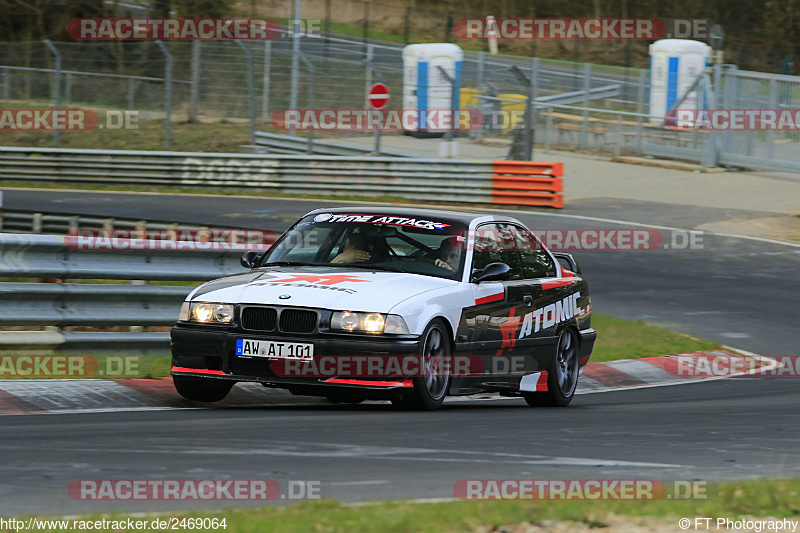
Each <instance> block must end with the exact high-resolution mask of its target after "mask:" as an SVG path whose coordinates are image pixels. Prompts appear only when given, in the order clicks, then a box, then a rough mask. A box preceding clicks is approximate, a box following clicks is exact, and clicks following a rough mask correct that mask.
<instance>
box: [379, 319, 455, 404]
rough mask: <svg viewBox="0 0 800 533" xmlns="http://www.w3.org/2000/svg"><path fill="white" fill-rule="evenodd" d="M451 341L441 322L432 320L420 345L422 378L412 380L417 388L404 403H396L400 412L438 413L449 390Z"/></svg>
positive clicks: (410, 392)
mask: <svg viewBox="0 0 800 533" xmlns="http://www.w3.org/2000/svg"><path fill="white" fill-rule="evenodd" d="M450 353H451V349H450V340H449V336H448V334H447V327H445V325H444V322H442V320H441V319H438V318H437V319H436V320H433V321H432V322H431V323H430V324H428V327H426V328H425V331H424V332H423V334H422V342H421V344H420V353H419V356H420V360H421V365H420V368H421V370H422V371H423V375H422V376H421V377H415V378H412V380H411V381H412V383H413V384H414V388H413V389H412V390H410V391H408V393H407V394H406V396H405V397H404V398H402V399H398V400H393V401H392V405H394V406H395V407H397V408H399V409H414V410H419V411H435V410H436V409H438V408H439V407H440V406H441V405H442V402H444V398H445V396H447V393H448V392H449V388H450V372H449V371H448V368H449V365H448V364H447V360H448V359H449V357H450Z"/></svg>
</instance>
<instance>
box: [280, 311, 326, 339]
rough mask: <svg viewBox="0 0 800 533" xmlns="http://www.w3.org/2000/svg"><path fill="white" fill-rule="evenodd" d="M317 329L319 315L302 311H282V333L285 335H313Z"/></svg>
mask: <svg viewBox="0 0 800 533" xmlns="http://www.w3.org/2000/svg"><path fill="white" fill-rule="evenodd" d="M316 327H317V313H315V312H314V311H305V310H302V309H284V310H283V311H281V324H280V328H281V331H283V332H284V333H311V332H312V331H314V329H315V328H316Z"/></svg>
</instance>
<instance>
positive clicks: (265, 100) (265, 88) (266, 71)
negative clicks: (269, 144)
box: [261, 39, 272, 124]
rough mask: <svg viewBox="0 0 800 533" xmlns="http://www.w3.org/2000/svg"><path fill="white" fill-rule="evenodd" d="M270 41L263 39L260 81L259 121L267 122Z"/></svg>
mask: <svg viewBox="0 0 800 533" xmlns="http://www.w3.org/2000/svg"><path fill="white" fill-rule="evenodd" d="M271 70H272V41H271V40H269V39H267V40H266V41H264V77H263V78H262V80H261V82H262V85H263V89H262V95H261V122H263V123H265V124H266V123H268V122H269V79H270V75H271V74H272V72H271Z"/></svg>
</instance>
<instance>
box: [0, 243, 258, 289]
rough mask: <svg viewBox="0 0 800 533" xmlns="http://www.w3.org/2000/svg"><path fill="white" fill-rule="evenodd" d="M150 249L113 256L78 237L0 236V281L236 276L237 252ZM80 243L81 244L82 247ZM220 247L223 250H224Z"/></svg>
mask: <svg viewBox="0 0 800 533" xmlns="http://www.w3.org/2000/svg"><path fill="white" fill-rule="evenodd" d="M143 242H144V243H146V242H156V243H157V244H155V245H153V246H152V248H153V249H149V250H148V249H141V247H134V246H135V245H133V244H132V245H131V249H127V250H120V249H116V250H113V251H110V250H108V249H107V248H101V249H96V247H95V248H94V249H93V245H92V244H91V243H89V242H88V241H82V240H81V237H73V238H70V237H57V236H51V235H22V234H10V233H3V234H0V276H1V277H23V278H65V279H113V280H132V279H144V280H164V281H197V280H208V279H212V278H216V277H220V276H226V275H228V274H233V273H235V272H241V271H242V267H241V265H240V263H239V259H240V257H241V255H242V250H241V249H240V248H235V247H234V246H233V245H231V246H230V248H232V249H231V250H230V251H225V250H218V249H217V250H213V249H211V250H203V249H202V248H200V247H196V249H187V248H188V247H187V246H184V247H180V246H179V243H178V244H176V245H175V248H174V249H170V245H169V244H164V243H163V242H162V241H143ZM82 243H83V244H82ZM223 246H224V245H223Z"/></svg>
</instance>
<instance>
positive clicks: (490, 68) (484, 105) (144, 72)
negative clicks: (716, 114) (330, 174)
mask: <svg viewBox="0 0 800 533" xmlns="http://www.w3.org/2000/svg"><path fill="white" fill-rule="evenodd" d="M336 3H337V2H336V1H334V2H332V3H331V8H333V7H336V6H335V5H334V4H336ZM315 5H317V6H318V7H319V6H322V7H321V8H320V9H323V10H324V9H326V8H327V7H326V2H325V1H324V0H323V1H321V2H317V3H314V2H309V3H308V7H304V9H306V11H307V12H308V17H314V16H319V17H320V18H324V13H323V14H322V15H320V14H319V13H316V12H315V11H314V10H313V9H314V7H313V6H315ZM348 5H349V4H348ZM286 15H287V16H289V15H290V13H286ZM276 16H279V15H276ZM370 20H372V19H370ZM386 23H387V24H389V22H388V21H387V22H386ZM282 30H283V31H282V35H281V36H280V37H279V38H277V39H274V40H270V41H170V42H164V43H160V42H146V41H141V42H116V41H115V42H91V43H74V42H73V43H64V42H58V43H55V42H54V43H50V42H49V41H42V42H19V43H0V97H2V99H3V101H4V105H5V106H7V107H8V106H9V105H10V104H11V103H13V105H14V106H15V107H26V106H27V107H36V106H37V104H38V105H39V106H43V107H48V106H51V105H53V106H55V107H60V108H68V107H71V108H79V107H90V108H107V109H131V110H138V111H140V112H141V111H144V112H147V113H149V114H150V115H151V116H152V117H154V118H163V117H169V118H170V120H167V121H165V130H166V131H165V148H170V147H171V146H170V137H169V127H170V124H171V122H172V120H189V121H195V120H210V121H219V120H223V119H224V120H230V121H241V122H244V123H247V122H249V123H250V125H251V130H252V132H255V131H256V130H270V116H271V114H272V112H274V111H276V110H284V109H289V108H290V106H291V102H292V101H293V100H294V101H296V102H297V108H300V109H303V108H308V109H311V108H313V109H365V108H367V105H366V101H365V93H366V88H367V87H369V85H370V84H371V83H374V82H377V81H381V82H383V83H385V84H387V85H388V86H389V87H390V88H391V89H392V91H393V95H394V96H393V99H392V102H391V103H390V107H393V108H399V107H401V105H400V102H401V97H400V92H401V91H400V89H401V87H402V83H403V61H402V49H403V46H402V45H400V44H390V43H379V42H375V41H364V40H363V39H359V38H357V37H356V38H342V37H335V36H333V35H330V34H321V33H320V34H314V35H307V36H303V37H302V38H301V39H300V47H299V54H300V57H299V61H297V65H298V67H297V70H296V72H295V73H293V68H292V65H293V61H292V55H293V51H292V40H293V39H292V36H291V35H290V32H289V31H288V30H287V29H285V27H282ZM515 69H516V71H517V72H516V73H515V71H514V70H515ZM534 70H535V75H534V76H531V73H532V72H533V71H534ZM520 73H522V74H523V76H522V78H521V77H520V75H519V74H520ZM293 74H294V75H296V77H297V85H296V91H295V94H294V95H292V90H291V89H292V83H291V80H292V77H293ZM525 76H527V77H528V79H529V80H531V83H533V87H529V86H528V85H527V84H526V82H524V77H525ZM167 80H171V81H170V82H167ZM718 85H719V86H718V87H717V88H716V89H715V90H716V91H717V92H718V98H717V105H718V106H719V107H721V108H726V109H781V108H786V109H797V108H798V104H800V102H798V98H800V97H799V96H798V95H800V78H798V77H794V76H787V75H777V74H762V73H754V72H744V71H738V70H736V69H728V70H726V71H725V72H724V73H723V74H722V75H721V76H720V77H719V83H718ZM461 87H462V90H461V102H459V105H460V108H470V109H477V110H479V111H481V112H483V113H484V116H485V117H487V119H486V120H484V124H483V126H482V128H481V129H480V130H479V131H476V132H471V133H470V135H472V136H473V137H478V138H483V139H487V138H493V139H498V140H499V141H501V142H506V143H510V142H511V141H512V139H515V140H516V141H517V144H519V143H520V142H522V143H526V142H527V140H526V139H524V138H522V136H521V133H522V129H523V128H522V127H523V125H524V118H523V113H522V111H524V109H525V102H526V100H527V98H528V94H532V95H533V97H534V98H535V100H536V106H535V109H536V111H535V114H534V117H533V118H532V122H533V126H534V136H535V138H534V139H533V142H535V144H536V145H538V146H541V147H544V148H545V149H550V148H551V147H560V148H567V149H570V148H578V149H583V150H598V151H602V152H608V153H612V154H614V155H617V156H619V155H622V154H634V155H657V156H669V157H676V158H681V159H687V160H691V161H697V162H698V163H702V164H707V165H708V164H711V165H713V164H728V165H736V166H748V167H754V168H767V169H770V168H774V169H781V170H784V169H795V170H796V169H800V150H798V148H800V147H798V146H797V143H798V142H800V139H799V138H798V136H799V134H798V132H797V131H770V132H766V131H747V132H715V133H709V132H675V131H671V130H667V129H664V128H663V127H662V126H660V125H654V124H651V123H650V118H649V116H648V109H649V93H650V76H649V71H648V70H645V69H636V68H625V67H613V66H604V65H592V64H588V63H575V62H568V61H557V60H548V59H537V60H535V61H533V62H532V60H531V58H529V57H515V56H503V55H499V56H491V55H488V54H485V53H482V52H465V54H464V61H463V64H462V85H461ZM497 111H506V113H505V114H503V113H496V112H497ZM513 112H516V114H513ZM509 116H512V117H516V118H513V119H512V120H508V117H509ZM496 117H501V118H503V120H501V121H497V120H495V118H496ZM326 135H333V134H332V133H326ZM335 135H336V136H348V135H357V134H354V133H348V132H336V133H335ZM362 135H363V134H362ZM57 142H58V138H57V132H56V133H54V144H55V145H57ZM509 149H510V152H513V146H509ZM517 156H519V154H517Z"/></svg>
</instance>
